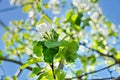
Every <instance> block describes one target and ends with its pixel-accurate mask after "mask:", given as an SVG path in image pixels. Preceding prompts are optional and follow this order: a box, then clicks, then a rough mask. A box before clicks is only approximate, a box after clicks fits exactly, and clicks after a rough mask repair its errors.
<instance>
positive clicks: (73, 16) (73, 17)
mask: <svg viewBox="0 0 120 80" xmlns="http://www.w3.org/2000/svg"><path fill="white" fill-rule="evenodd" d="M77 17H78V16H77V15H76V14H73V15H72V16H71V19H72V21H73V22H75V21H76V19H77Z"/></svg>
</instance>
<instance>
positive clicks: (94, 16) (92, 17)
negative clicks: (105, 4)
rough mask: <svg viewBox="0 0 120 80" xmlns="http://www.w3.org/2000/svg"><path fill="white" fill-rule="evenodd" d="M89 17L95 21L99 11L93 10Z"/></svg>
mask: <svg viewBox="0 0 120 80" xmlns="http://www.w3.org/2000/svg"><path fill="white" fill-rule="evenodd" d="M90 18H91V19H92V20H93V21H94V22H97V20H98V18H99V12H97V11H96V12H93V13H92V15H91V16H90Z"/></svg>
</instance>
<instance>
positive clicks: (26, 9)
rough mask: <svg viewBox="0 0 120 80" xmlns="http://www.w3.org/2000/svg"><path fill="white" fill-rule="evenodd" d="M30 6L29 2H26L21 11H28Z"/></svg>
mask: <svg viewBox="0 0 120 80" xmlns="http://www.w3.org/2000/svg"><path fill="white" fill-rule="evenodd" d="M31 8H32V5H31V4H27V5H25V6H24V7H23V12H28V11H29V10H30V9H31Z"/></svg>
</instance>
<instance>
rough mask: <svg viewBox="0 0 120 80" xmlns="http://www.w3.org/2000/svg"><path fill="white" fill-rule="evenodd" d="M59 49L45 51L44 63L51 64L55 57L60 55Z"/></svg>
mask: <svg viewBox="0 0 120 80" xmlns="http://www.w3.org/2000/svg"><path fill="white" fill-rule="evenodd" d="M58 50H59V48H58V47H56V48H49V49H45V50H44V51H43V53H44V61H45V62H48V63H51V62H52V61H53V58H54V56H55V55H56V53H58Z"/></svg>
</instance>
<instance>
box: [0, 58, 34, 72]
mask: <svg viewBox="0 0 120 80" xmlns="http://www.w3.org/2000/svg"><path fill="white" fill-rule="evenodd" d="M0 60H3V61H8V62H13V63H16V64H18V65H23V63H22V62H20V61H16V60H13V59H7V58H5V57H0ZM26 69H28V70H30V71H32V67H26Z"/></svg>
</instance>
